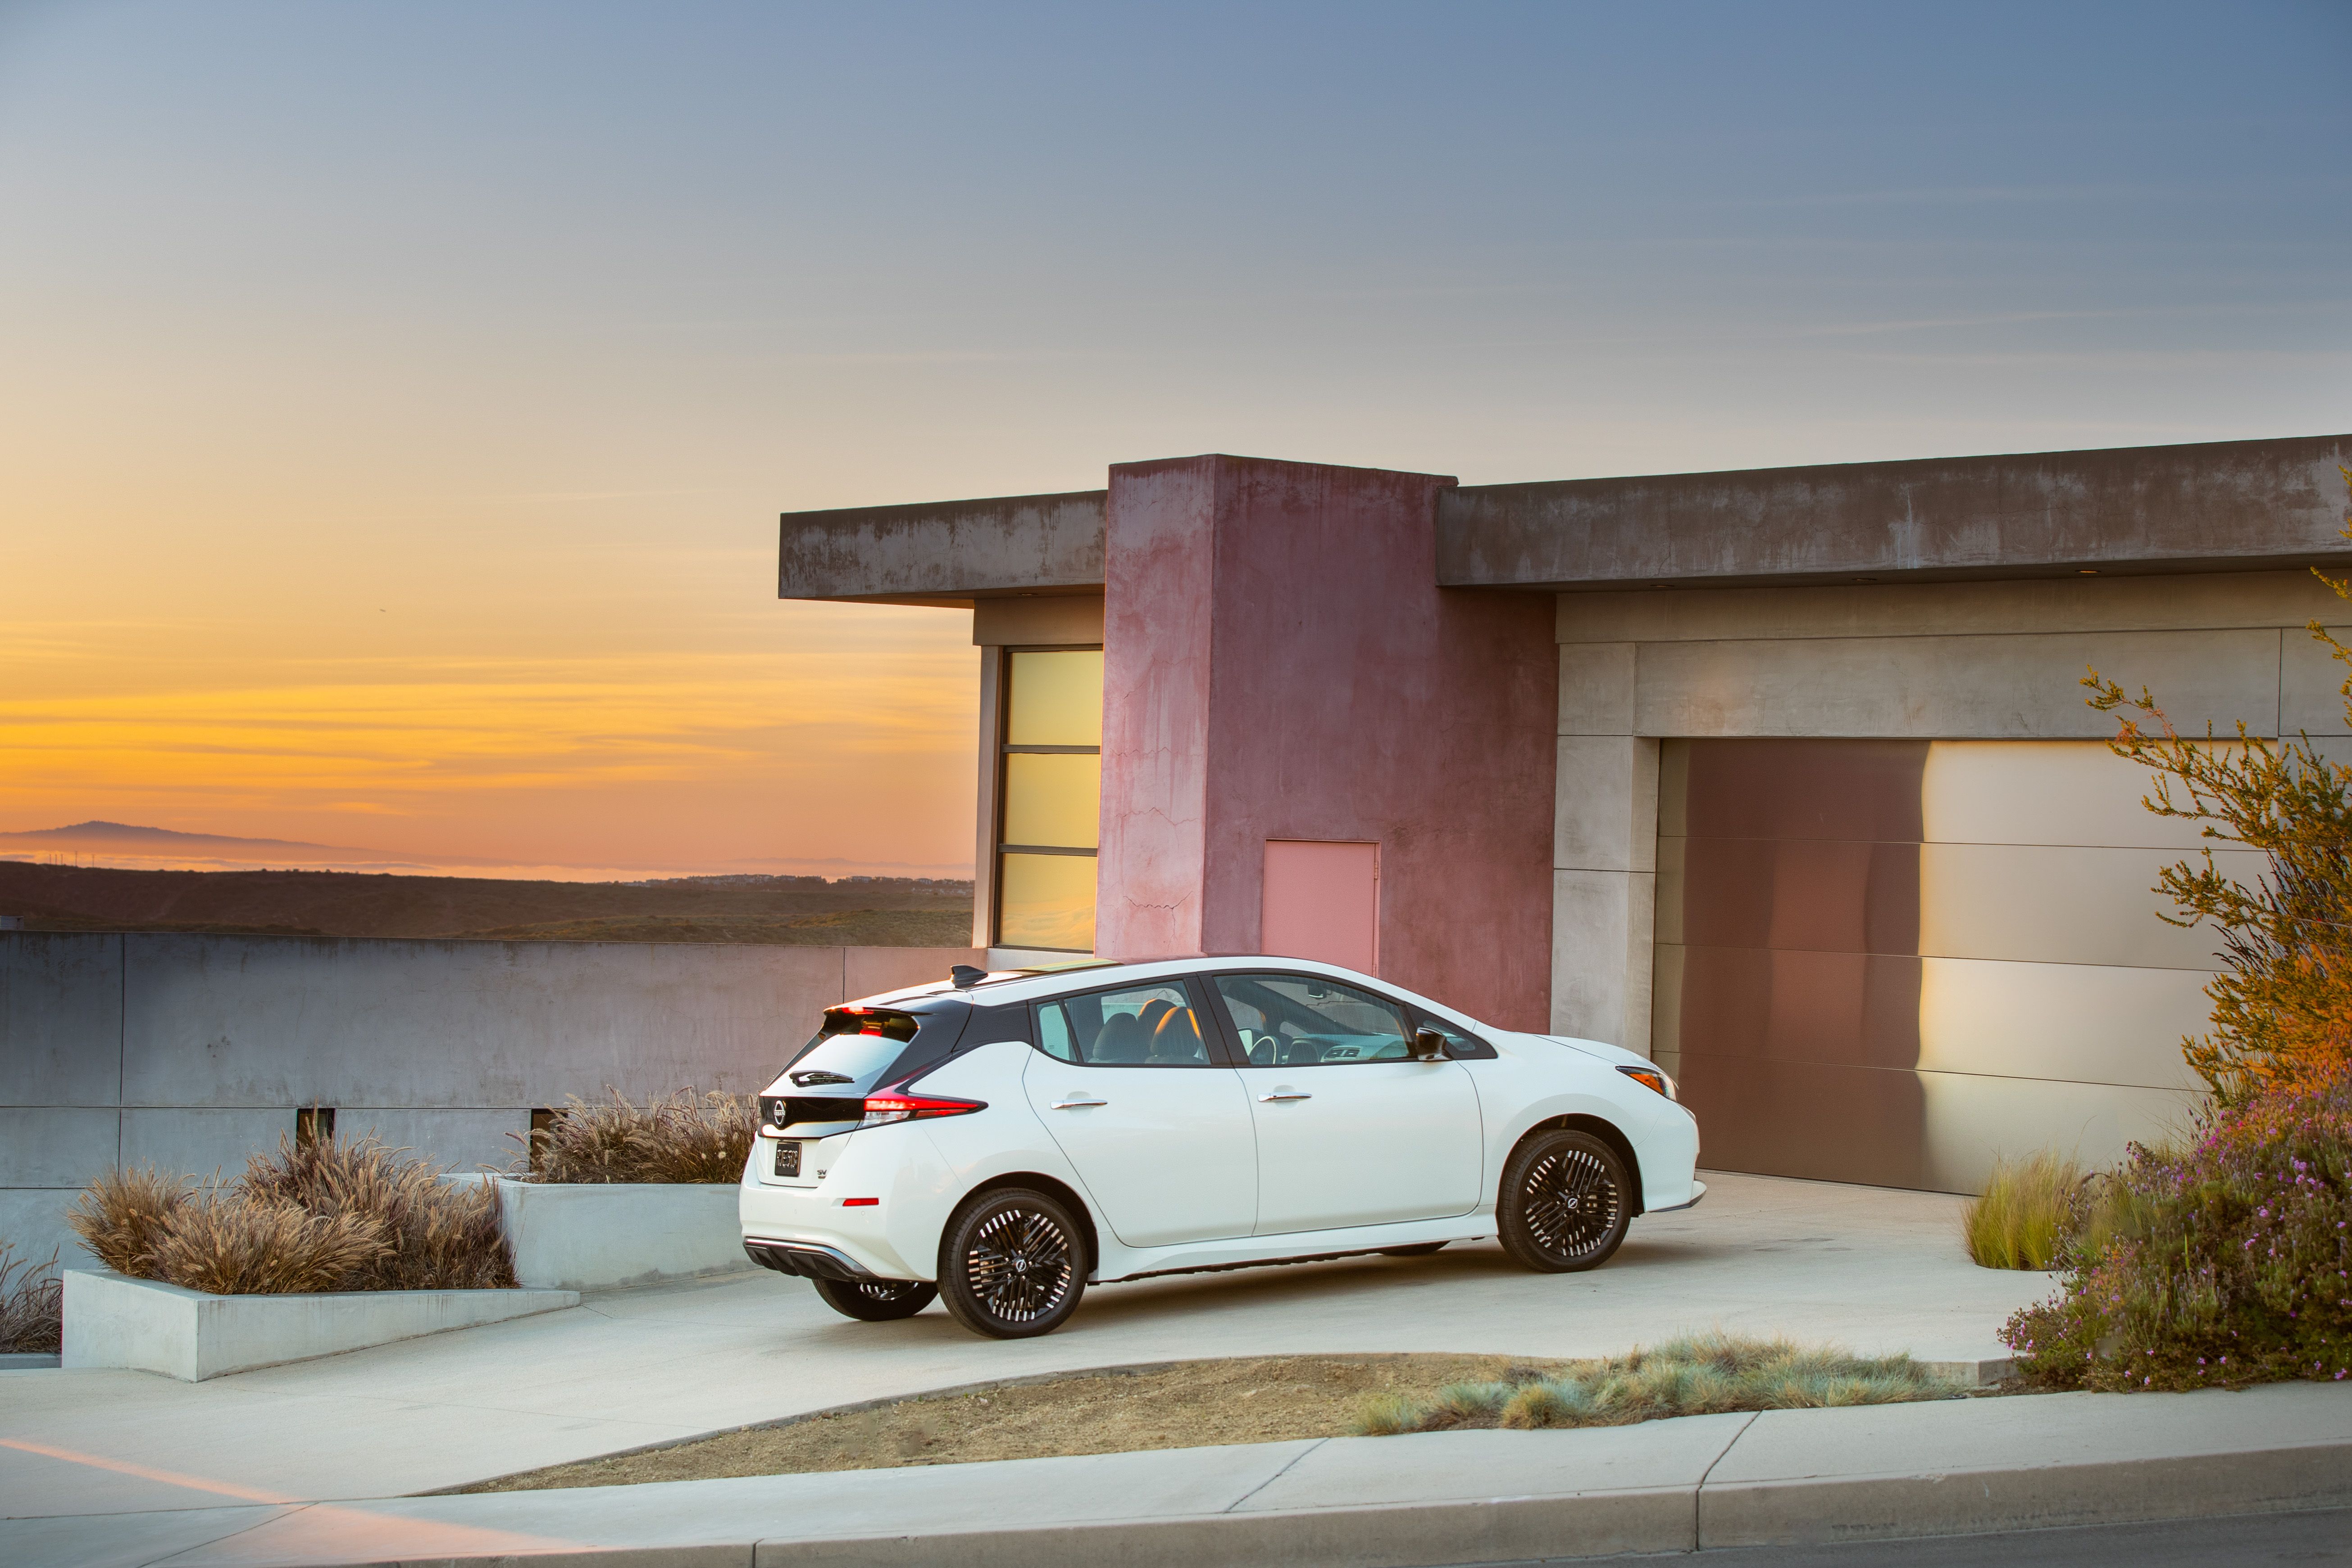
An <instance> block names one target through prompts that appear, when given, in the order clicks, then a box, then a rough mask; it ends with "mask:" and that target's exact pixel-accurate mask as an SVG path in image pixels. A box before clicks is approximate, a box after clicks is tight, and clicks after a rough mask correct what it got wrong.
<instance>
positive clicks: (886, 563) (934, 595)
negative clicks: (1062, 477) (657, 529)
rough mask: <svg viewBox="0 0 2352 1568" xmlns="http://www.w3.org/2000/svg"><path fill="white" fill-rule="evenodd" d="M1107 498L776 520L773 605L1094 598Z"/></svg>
mask: <svg viewBox="0 0 2352 1568" xmlns="http://www.w3.org/2000/svg"><path fill="white" fill-rule="evenodd" d="M1109 494H1110V492H1109V491H1108V490H1068V491H1064V492H1062V493H1060V494H1057V495H1036V496H991V497H987V498H984V499H982V500H954V501H937V502H931V503H929V504H923V505H917V506H859V507H842V508H837V509H835V510H830V511H788V512H786V513H784V514H783V518H782V539H781V543H780V546H779V549H778V552H777V572H776V596H777V597H778V598H780V599H848V600H856V601H859V602H862V603H866V604H876V605H965V606H969V605H971V602H972V601H973V600H974V599H991V598H1010V597H1015V596H1019V595H1034V594H1096V593H1100V592H1101V591H1102V585H1103V531H1104V526H1105V521H1106V519H1105V510H1104V509H1105V507H1106V505H1107V504H1108V498H1109Z"/></svg>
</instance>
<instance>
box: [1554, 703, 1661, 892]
mask: <svg viewBox="0 0 2352 1568" xmlns="http://www.w3.org/2000/svg"><path fill="white" fill-rule="evenodd" d="M1657 802H1658V742H1655V741H1653V740H1649V739H1647V738H1645V737H1643V736H1638V735H1562V736H1561V737H1560V738H1559V801H1558V804H1557V806H1556V808H1555V810H1554V812H1553V816H1552V867H1553V868H1554V869H1555V870H1569V869H1574V870H1583V871H1654V870H1656V869H1657V852H1658V820H1657Z"/></svg>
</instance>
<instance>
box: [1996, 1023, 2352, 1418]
mask: <svg viewBox="0 0 2352 1568" xmlns="http://www.w3.org/2000/svg"><path fill="white" fill-rule="evenodd" d="M2066 1260H2067V1265H2068V1267H2067V1272H2066V1274H2065V1276H2064V1278H2063V1279H2062V1281H2061V1283H2060V1288H2059V1291H2058V1293H2057V1295H2056V1296H2054V1297H2053V1298H2052V1299H2051V1300H2048V1301H2045V1302H2043V1303H2042V1304H2041V1305H2039V1306H2035V1307H2029V1308H2027V1309H2026V1310H2023V1311H2021V1312H2019V1313H2017V1314H2016V1315H2015V1316H2013V1317H2011V1319H2010V1321H2009V1322H2008V1324H2007V1326H2006V1327H2004V1328H2003V1330H2002V1331H2001V1337H2002V1338H2003V1339H2004V1340H2005V1341H2007V1342H2008V1343H2009V1345H2010V1346H2011V1348H2012V1349H2013V1350H2015V1351H2016V1352H2018V1370H2019V1372H2020V1373H2021V1375H2023V1376H2024V1377H2025V1378H2026V1379H2027V1381H2029V1382H2030V1383H2032V1384H2035V1385H2037V1386H2040V1387H2044V1388H2090V1389H2104V1390H2124V1389H2156V1388H2171V1389H2179V1388H2213V1387H2235V1386H2239V1385H2242V1384H2251V1383H2271V1382H2281V1381H2286V1380H2291V1379H2305V1380H2316V1381H2327V1382H2336V1381H2342V1380H2343V1379H2345V1378H2346V1377H2347V1376H2352V1071H2347V1070H2345V1069H2341V1068H2339V1069H2337V1070H2336V1071H2334V1072H2332V1073H2329V1074H2327V1075H2326V1076H2324V1077H2319V1078H2315V1079H2306V1080H2304V1081H2301V1082H2295V1083H2289V1084H2285V1085H2282V1086H2281V1087H2277V1088H2273V1089H2269V1090H2267V1091H2264V1092H2261V1093H2258V1094H2255V1095H2253V1096H2252V1098H2250V1099H2248V1100H2245V1101H2243V1102H2242V1103H2239V1104H2236V1105H2233V1106H2229V1107H2226V1108H2224V1109H2221V1110H2218V1111H2216V1112H2215V1113H2214V1115H2213V1116H2212V1119H2211V1121H2210V1122H2209V1123H2208V1125H2207V1127H2206V1129H2205V1132H2204V1135H2203V1137H2202V1138H2200V1140H2199V1141H2198V1142H2196V1143H2195V1144H2194V1145H2193V1146H2191V1147H2189V1148H2188V1149H2186V1150H2184V1151H2179V1152H2174V1151H2159V1150H2150V1149H2147V1148H2143V1147H2141V1146H2139V1145H2137V1144H2135V1145H2134V1146H2133V1147H2132V1150H2131V1153H2130V1156H2129V1158H2128V1159H2127V1160H2126V1163H2125V1164H2124V1166H2123V1168H2122V1169H2121V1170H2120V1171H2118V1172H2116V1173H2115V1174H2114V1175H2113V1176H2111V1177H2108V1178H2106V1179H2105V1183H2104V1184H2103V1185H2102V1187H2100V1188H2099V1189H2096V1190H2095V1191H2094V1192H2093V1193H2092V1194H2090V1195H2089V1196H2088V1197H2087V1198H2086V1200H2085V1202H2084V1205H2082V1207H2081V1209H2080V1211H2079V1217H2078V1220H2077V1223H2076V1226H2075V1229H2074V1232H2073V1233H2072V1237H2071V1239H2070V1242H2069V1245H2068V1247H2067V1251H2066Z"/></svg>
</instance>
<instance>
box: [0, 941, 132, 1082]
mask: <svg viewBox="0 0 2352 1568" xmlns="http://www.w3.org/2000/svg"><path fill="white" fill-rule="evenodd" d="M121 1069H122V939H121V937H119V936H112V935H107V934H103V933H96V932H93V933H90V934H88V935H84V934H79V933H73V934H68V933H64V932H51V931H17V932H12V933H10V934H9V935H8V936H6V937H5V938H0V1103H5V1104H8V1105H112V1104H113V1103H115V1100H116V1099H117V1098H118V1096H119V1094H120V1092H121V1083H122V1071H121Z"/></svg>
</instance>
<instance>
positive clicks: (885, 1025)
mask: <svg viewBox="0 0 2352 1568" xmlns="http://www.w3.org/2000/svg"><path fill="white" fill-rule="evenodd" d="M970 1019H971V1007H969V1006H968V1005H964V1004H962V1003H960V1002H958V1003H950V1004H947V1005H932V1006H924V1007H909V1008H898V1007H862V1006H845V1007H828V1008H826V1009H825V1013H824V1023H822V1024H821V1025H819V1026H817V1032H816V1035H815V1037H814V1038H813V1039H811V1040H810V1041H809V1043H808V1044H807V1045H805V1046H803V1047H801V1050H800V1054H799V1055H798V1056H796V1057H794V1058H793V1059H792V1063H791V1065H790V1066H788V1067H786V1068H784V1077H785V1078H786V1079H788V1080H789V1081H790V1082H791V1083H792V1085H793V1089H796V1090H797V1091H799V1092H800V1093H801V1094H803V1095H815V1096H822V1097H824V1098H828V1099H830V1098H834V1097H836V1096H838V1097H843V1098H847V1097H851V1096H856V1095H862V1094H866V1093H867V1092H869V1091H871V1090H873V1089H878V1088H880V1087H881V1086H882V1085H884V1084H887V1083H895V1082H897V1081H898V1079H903V1078H906V1077H908V1076H909V1075H911V1074H914V1073H918V1072H920V1071H922V1069H923V1068H927V1067H931V1066H934V1065H936V1064H937V1063H939V1062H940V1061H943V1060H945V1059H946V1058H947V1056H948V1054H949V1053H950V1051H953V1050H954V1049H955V1046H956V1039H957V1037H959V1036H961V1034H962V1033H963V1026H964V1025H965V1023H966V1022H968V1021H969V1020H970Z"/></svg>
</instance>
